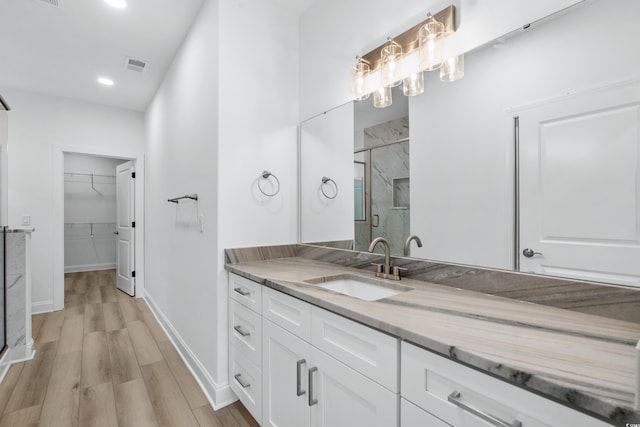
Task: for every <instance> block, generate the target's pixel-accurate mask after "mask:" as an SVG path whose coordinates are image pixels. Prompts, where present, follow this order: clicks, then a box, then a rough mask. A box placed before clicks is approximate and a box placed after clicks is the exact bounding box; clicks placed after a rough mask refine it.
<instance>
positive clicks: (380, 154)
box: [354, 89, 411, 256]
mask: <svg viewBox="0 0 640 427" xmlns="http://www.w3.org/2000/svg"><path fill="white" fill-rule="evenodd" d="M396 91H397V90H396V89H394V92H396ZM394 95H395V96H394V99H395V100H396V101H395V102H394V106H395V108H392V109H389V110H387V109H385V110H379V109H374V108H373V107H371V105H370V103H364V102H363V103H356V106H355V111H354V116H355V117H354V122H355V138H354V141H355V143H354V172H355V174H354V201H355V203H354V205H355V211H354V236H355V239H354V246H355V249H356V250H359V251H366V250H367V248H368V247H369V243H370V242H371V241H372V240H373V239H375V238H377V237H384V238H385V239H386V240H387V241H388V242H389V245H390V247H391V253H392V254H393V255H399V256H402V255H403V251H404V240H405V238H406V237H407V236H409V234H410V229H409V226H410V207H411V203H410V196H409V189H410V181H409V176H410V173H409V172H410V168H409V164H410V161H409V144H410V142H409V117H408V113H407V112H408V106H407V98H406V97H404V96H402V94H400V93H394ZM380 250H381V249H376V252H378V251H380Z"/></svg>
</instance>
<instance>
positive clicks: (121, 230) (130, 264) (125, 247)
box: [116, 161, 136, 296]
mask: <svg viewBox="0 0 640 427" xmlns="http://www.w3.org/2000/svg"><path fill="white" fill-rule="evenodd" d="M133 173H134V169H133V162H131V161H129V162H126V163H122V164H121V165H118V166H117V167H116V194H117V197H116V235H117V236H116V237H117V239H116V240H117V246H116V248H117V249H116V256H117V260H116V286H117V287H118V289H120V290H121V291H123V292H126V293H127V294H129V295H131V296H133V295H135V268H136V267H135V262H134V260H135V259H134V253H135V251H134V231H135V230H134V228H135V217H134V209H133V207H134V178H133V177H134V175H133Z"/></svg>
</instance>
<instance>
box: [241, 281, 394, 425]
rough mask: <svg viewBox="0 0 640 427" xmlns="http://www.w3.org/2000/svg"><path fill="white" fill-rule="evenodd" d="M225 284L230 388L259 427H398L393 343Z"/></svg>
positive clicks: (275, 295) (256, 289) (247, 285)
mask: <svg viewBox="0 0 640 427" xmlns="http://www.w3.org/2000/svg"><path fill="white" fill-rule="evenodd" d="M229 276H230V277H229V295H230V300H229V343H230V345H229V370H230V372H229V377H230V384H231V389H232V390H233V391H234V392H235V393H236V395H237V396H238V398H239V399H240V401H241V402H242V403H243V404H244V405H245V407H246V408H247V409H248V410H249V412H250V413H251V415H252V416H253V417H254V418H255V419H256V420H257V421H258V423H260V424H261V425H264V426H274V427H275V426H278V427H341V426H344V427H358V426H362V427H393V426H398V423H399V394H398V393H399V376H398V363H399V360H398V354H399V346H400V343H399V340H398V339H397V338H394V337H392V336H389V335H387V334H384V333H382V332H379V331H376V330H374V329H372V328H369V327H367V326H364V325H361V324H359V323H356V322H354V321H351V320H349V319H346V318H344V317H341V316H338V315H335V314H333V313H330V312H328V311H326V310H324V309H321V308H319V307H315V306H312V305H311V304H309V303H307V302H304V301H301V300H298V299H296V298H293V297H291V296H289V295H286V294H284V293H282V292H278V291H276V290H274V289H271V288H268V287H263V286H261V285H259V284H256V283H254V282H251V281H248V280H247V279H244V278H242V277H240V276H237V275H234V274H232V273H231V274H229ZM253 285H256V286H253ZM257 302H259V303H260V306H259V307H258V305H257ZM257 337H260V339H261V342H260V343H258V342H256V338H257ZM256 361H257V362H256ZM258 387H259V388H260V389H259V390H258Z"/></svg>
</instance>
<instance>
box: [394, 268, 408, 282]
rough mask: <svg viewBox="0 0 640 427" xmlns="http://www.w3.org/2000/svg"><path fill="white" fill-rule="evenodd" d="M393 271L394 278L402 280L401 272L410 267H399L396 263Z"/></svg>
mask: <svg viewBox="0 0 640 427" xmlns="http://www.w3.org/2000/svg"><path fill="white" fill-rule="evenodd" d="M392 271H393V280H400V272H401V271H409V269H408V268H404V267H398V266H397V265H394V266H393V268H392Z"/></svg>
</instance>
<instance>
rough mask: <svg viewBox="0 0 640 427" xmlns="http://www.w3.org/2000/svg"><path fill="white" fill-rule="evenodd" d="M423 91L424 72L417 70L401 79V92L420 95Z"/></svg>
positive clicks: (408, 94) (406, 94) (407, 94)
mask: <svg viewBox="0 0 640 427" xmlns="http://www.w3.org/2000/svg"><path fill="white" fill-rule="evenodd" d="M423 92H424V73H423V72H422V71H418V72H417V73H413V74H411V75H410V76H409V77H405V79H404V80H403V81H402V93H404V95H405V96H416V95H421V94H422V93H423Z"/></svg>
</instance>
